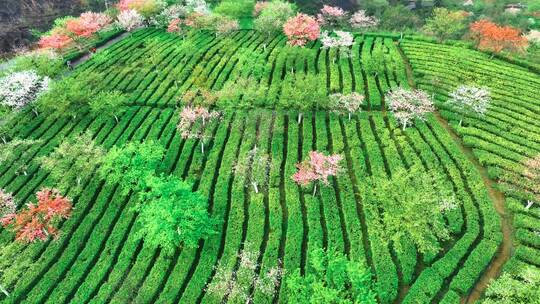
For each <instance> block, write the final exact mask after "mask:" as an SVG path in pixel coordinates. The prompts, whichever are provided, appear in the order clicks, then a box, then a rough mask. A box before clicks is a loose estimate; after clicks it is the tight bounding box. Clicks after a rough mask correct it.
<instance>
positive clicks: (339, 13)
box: [317, 5, 348, 28]
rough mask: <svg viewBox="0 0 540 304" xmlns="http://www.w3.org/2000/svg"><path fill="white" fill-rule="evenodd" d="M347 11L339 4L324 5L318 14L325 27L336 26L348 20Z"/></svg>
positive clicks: (321, 23) (318, 19)
mask: <svg viewBox="0 0 540 304" xmlns="http://www.w3.org/2000/svg"><path fill="white" fill-rule="evenodd" d="M347 18H348V16H347V12H345V11H344V10H343V9H342V8H340V7H337V6H330V5H324V6H323V7H322V9H321V11H320V13H319V14H318V15H317V21H319V24H320V25H321V26H323V27H328V28H335V27H338V26H341V25H342V24H343V23H344V21H345V20H347Z"/></svg>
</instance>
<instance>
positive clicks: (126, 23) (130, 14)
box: [117, 10, 144, 32]
mask: <svg viewBox="0 0 540 304" xmlns="http://www.w3.org/2000/svg"><path fill="white" fill-rule="evenodd" d="M117 18H118V20H117V24H118V26H119V27H120V28H122V29H124V30H126V31H128V32H130V31H132V30H134V29H137V28H139V27H142V26H143V24H144V17H143V16H142V15H141V14H139V13H138V12H137V11H136V10H125V11H122V12H120V14H118V17H117Z"/></svg>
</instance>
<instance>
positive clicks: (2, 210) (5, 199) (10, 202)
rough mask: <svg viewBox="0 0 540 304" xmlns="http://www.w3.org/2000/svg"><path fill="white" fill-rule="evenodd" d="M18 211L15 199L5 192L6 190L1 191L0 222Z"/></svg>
mask: <svg viewBox="0 0 540 304" xmlns="http://www.w3.org/2000/svg"><path fill="white" fill-rule="evenodd" d="M16 211H17V204H16V203H15V199H13V195H11V193H8V192H5V191H4V189H0V221H2V219H3V218H4V217H6V216H8V215H12V214H15V212H16ZM6 221H7V219H6Z"/></svg>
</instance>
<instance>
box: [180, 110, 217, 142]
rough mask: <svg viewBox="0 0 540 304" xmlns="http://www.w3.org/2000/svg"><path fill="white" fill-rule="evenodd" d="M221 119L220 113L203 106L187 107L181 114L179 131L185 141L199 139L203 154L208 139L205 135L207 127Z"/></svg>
mask: <svg viewBox="0 0 540 304" xmlns="http://www.w3.org/2000/svg"><path fill="white" fill-rule="evenodd" d="M219 117H220V114H219V112H217V111H211V110H208V109H207V108H205V107H202V106H196V107H193V106H186V107H184V109H182V112H180V122H179V123H178V125H177V129H178V131H179V132H180V134H181V135H182V138H184V139H188V138H191V139H198V140H200V141H201V152H202V153H204V142H205V141H206V140H207V139H208V138H207V135H206V134H205V130H206V126H207V125H208V123H209V122H210V121H212V120H214V119H218V118H219Z"/></svg>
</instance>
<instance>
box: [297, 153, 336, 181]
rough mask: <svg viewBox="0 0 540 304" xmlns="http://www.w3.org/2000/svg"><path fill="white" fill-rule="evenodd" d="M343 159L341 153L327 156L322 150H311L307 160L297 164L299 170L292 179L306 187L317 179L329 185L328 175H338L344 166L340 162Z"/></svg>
mask: <svg viewBox="0 0 540 304" xmlns="http://www.w3.org/2000/svg"><path fill="white" fill-rule="evenodd" d="M342 159H343V157H342V156H341V155H340V154H334V155H329V156H326V155H324V154H323V153H321V152H317V151H311V152H309V157H308V158H307V159H306V160H304V161H303V162H301V163H298V164H296V168H297V169H298V171H297V172H296V173H295V174H294V175H293V176H292V179H293V180H294V182H296V183H297V184H299V185H301V186H304V187H305V186H308V185H309V184H310V183H311V182H315V181H320V182H322V183H323V184H325V185H329V182H328V177H329V176H336V175H337V174H338V173H339V172H341V170H342V168H341V166H340V165H339V162H340V161H341V160H342Z"/></svg>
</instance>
